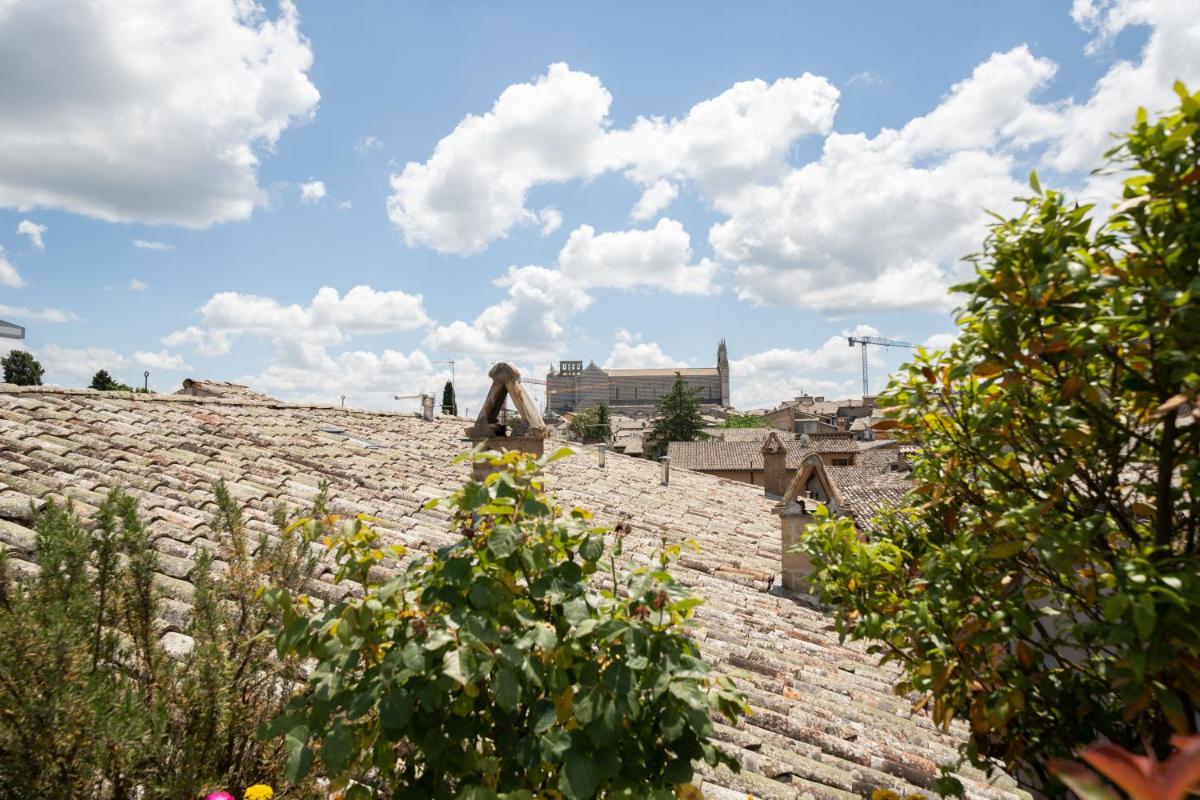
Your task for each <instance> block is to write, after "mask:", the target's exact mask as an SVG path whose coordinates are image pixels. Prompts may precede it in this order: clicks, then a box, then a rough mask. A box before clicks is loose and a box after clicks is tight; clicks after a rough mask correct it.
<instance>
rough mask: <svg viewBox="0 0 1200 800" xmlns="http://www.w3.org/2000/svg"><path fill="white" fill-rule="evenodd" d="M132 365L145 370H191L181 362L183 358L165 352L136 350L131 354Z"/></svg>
mask: <svg viewBox="0 0 1200 800" xmlns="http://www.w3.org/2000/svg"><path fill="white" fill-rule="evenodd" d="M133 363H134V364H136V365H137V366H139V367H144V368H145V369H168V370H182V369H191V366H190V365H189V364H188V363H187V362H186V361H184V360H183V356H181V355H179V354H178V353H171V352H169V351H167V350H159V351H158V352H157V353H154V352H146V351H144V350H138V351H137V352H136V353H134V354H133Z"/></svg>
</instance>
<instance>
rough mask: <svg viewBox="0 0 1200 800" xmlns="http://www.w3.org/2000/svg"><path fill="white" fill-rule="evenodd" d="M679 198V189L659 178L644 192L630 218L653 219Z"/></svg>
mask: <svg viewBox="0 0 1200 800" xmlns="http://www.w3.org/2000/svg"><path fill="white" fill-rule="evenodd" d="M678 196H679V188H678V187H677V186H675V184H673V183H671V182H670V181H669V180H667V179H665V178H659V179H658V180H656V181H655V182H654V183H652V184H650V185H649V186H647V187H646V188H645V190H643V191H642V196H641V197H639V198H638V201H637V203H636V204H635V205H634V207H633V211H631V212H630V213H629V216H631V217H633V218H634V219H636V220H639V221H644V220H648V219H651V218H652V217H654V216H655V215H656V214H658V212H660V211H662V210H663V209H664V208H666V207H667V206H669V205H671V203H673V202H675V198H676V197H678Z"/></svg>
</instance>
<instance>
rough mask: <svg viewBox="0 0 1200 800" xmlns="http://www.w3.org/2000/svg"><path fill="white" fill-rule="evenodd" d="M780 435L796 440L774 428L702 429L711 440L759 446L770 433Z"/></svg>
mask: <svg viewBox="0 0 1200 800" xmlns="http://www.w3.org/2000/svg"><path fill="white" fill-rule="evenodd" d="M772 431H774V432H775V433H778V434H781V435H782V436H784V437H787V438H792V439H794V438H796V437H795V435H794V434H791V433H789V432H788V431H780V430H776V429H775V428H722V427H711V428H705V429H704V435H705V436H708V437H710V438H711V439H716V440H719V441H723V442H758V443H759V444H761V443H762V442H764V441H766V439H767V437H768V436H770V435H771V432H772Z"/></svg>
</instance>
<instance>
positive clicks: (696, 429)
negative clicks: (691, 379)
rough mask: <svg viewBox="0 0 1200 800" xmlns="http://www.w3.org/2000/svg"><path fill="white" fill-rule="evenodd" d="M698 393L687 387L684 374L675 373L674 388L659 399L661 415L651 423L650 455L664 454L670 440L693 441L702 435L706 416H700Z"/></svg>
mask: <svg viewBox="0 0 1200 800" xmlns="http://www.w3.org/2000/svg"><path fill="white" fill-rule="evenodd" d="M699 394H700V393H699V392H698V391H697V390H695V389H690V388H688V385H687V384H686V383H684V380H683V376H682V375H680V374H679V373H678V372H676V373H675V383H674V384H673V385H672V386H671V390H670V391H669V392H667V393H666V394H664V395H663V396H662V397H661V398H659V401H658V417H657V418H656V419H655V420H654V424H653V426H652V427H651V434H650V442H651V443H650V448H649V452H648V455H650V456H651V457H653V458H658V457H660V456H662V455H663V454H664V453H666V451H667V444H668V443H669V442H694V441H696V440H697V439H700V438H703V436H704V418H703V417H701V416H700V400H699V399H698V398H699Z"/></svg>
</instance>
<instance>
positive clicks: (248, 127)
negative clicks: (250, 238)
mask: <svg viewBox="0 0 1200 800" xmlns="http://www.w3.org/2000/svg"><path fill="white" fill-rule="evenodd" d="M278 8H279V11H278V13H277V14H276V15H274V16H269V15H268V14H267V13H266V12H265V11H264V10H263V9H262V7H261V6H259V5H258V4H257V3H254V2H251V0H133V2H128V3H122V4H119V5H118V4H112V3H89V4H84V5H80V4H79V3H77V2H74V1H73V0H10V2H7V3H5V4H4V6H3V10H0V75H3V76H4V81H3V84H2V86H0V106H2V107H3V108H4V114H3V115H2V116H0V207H13V208H17V209H30V208H60V209H64V210H67V211H70V212H73V213H78V214H85V215H88V216H92V217H96V218H99V219H102V220H107V221H110V222H133V221H138V222H147V223H170V224H176V225H184V226H187V227H193V228H203V227H206V226H208V225H211V224H213V223H216V222H224V221H231V220H242V219H246V218H247V217H249V216H250V214H251V212H252V211H253V209H254V208H255V207H256V206H258V205H260V204H262V203H263V202H264V200H265V195H264V192H263V191H262V189H261V188H260V187H259V186H258V183H257V174H256V170H257V167H258V160H259V156H260V154H261V153H263V152H265V151H269V150H270V149H271V148H272V147H273V146H274V144H275V143H276V142H277V140H278V139H279V137H280V135H281V134H282V133H283V131H284V130H285V129H286V128H287V127H288V126H289V125H290V124H292V123H293V121H295V120H303V119H306V118H308V117H309V116H310V115H311V114H312V113H313V111H314V110H315V108H316V104H317V100H318V98H319V93H318V92H317V89H316V87H315V86H314V85H313V84H312V82H311V81H310V80H309V79H308V76H307V75H306V72H307V70H308V69H309V68H310V66H311V65H312V49H311V47H310V45H309V43H308V41H307V40H306V39H305V38H304V36H303V35H302V34H301V33H300V31H299V19H298V15H297V12H296V9H295V6H294V5H293V3H292V2H291V0H280V2H279V4H278ZM47 53H53V54H54V58H53V68H47V67H46V63H47V62H46V54H47Z"/></svg>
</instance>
